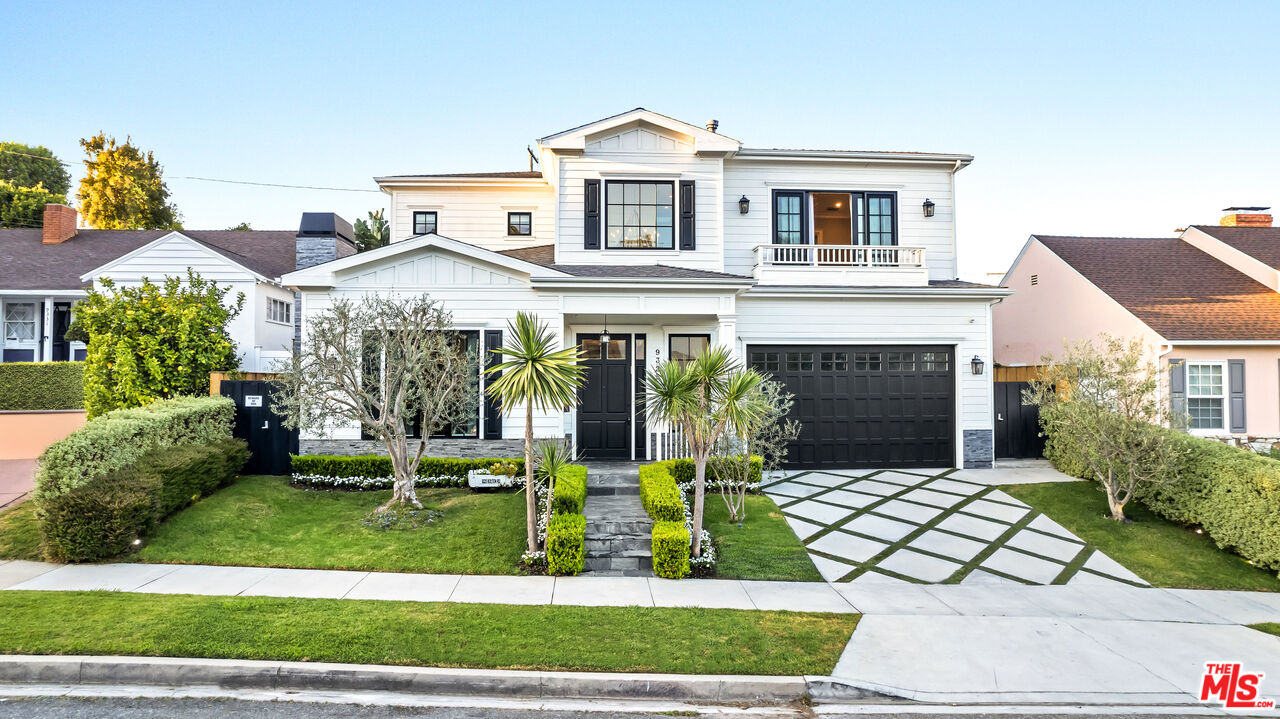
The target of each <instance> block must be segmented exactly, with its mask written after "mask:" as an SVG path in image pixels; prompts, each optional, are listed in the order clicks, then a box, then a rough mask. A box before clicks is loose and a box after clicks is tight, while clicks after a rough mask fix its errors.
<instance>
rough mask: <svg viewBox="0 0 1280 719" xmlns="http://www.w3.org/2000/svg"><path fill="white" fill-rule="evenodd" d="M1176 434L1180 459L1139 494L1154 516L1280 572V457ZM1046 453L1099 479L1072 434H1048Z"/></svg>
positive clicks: (1057, 463) (1062, 466)
mask: <svg viewBox="0 0 1280 719" xmlns="http://www.w3.org/2000/svg"><path fill="white" fill-rule="evenodd" d="M1162 431H1165V432H1169V433H1170V434H1173V435H1175V437H1174V439H1175V441H1176V442H1177V443H1178V446H1179V449H1181V450H1183V452H1181V453H1180V454H1182V459H1181V461H1180V462H1179V464H1178V466H1177V467H1176V468H1175V470H1174V472H1173V473H1172V476H1171V477H1170V478H1168V479H1166V480H1165V481H1163V482H1158V483H1154V482H1153V483H1147V484H1144V485H1142V486H1140V487H1139V489H1138V492H1137V493H1136V497H1137V499H1138V501H1140V502H1142V504H1143V505H1145V506H1146V507H1147V508H1148V509H1150V510H1151V511H1153V512H1155V513H1156V514H1158V515H1160V516H1161V517H1164V518H1165V519H1168V520H1169V521H1171V522H1176V523H1178V524H1183V525H1198V526H1200V527H1202V528H1203V529H1204V531H1205V533H1206V534H1208V535H1209V536H1210V537H1211V538H1212V539H1213V541H1214V542H1216V543H1217V545H1218V546H1219V547H1220V548H1222V549H1226V550H1229V551H1232V552H1234V553H1236V554H1239V555H1240V556H1241V557H1244V558H1245V559H1248V560H1249V561H1251V562H1253V563H1254V564H1255V565H1256V566H1259V567H1264V568H1267V569H1270V570H1271V571H1280V461H1277V460H1274V459H1271V458H1270V457H1263V456H1261V455H1258V454H1255V453H1253V452H1250V451H1248V450H1245V449H1239V448H1237V447H1232V446H1229V445H1226V444H1223V443H1221V442H1216V441H1214V440H1211V439H1205V438H1202V437H1193V436H1191V435H1187V434H1184V433H1182V432H1175V431H1174V430H1170V429H1164V430H1162ZM1045 456H1046V457H1048V459H1049V460H1050V461H1051V462H1053V466H1054V467H1056V468H1057V469H1058V470H1060V471H1062V472H1064V473H1066V474H1070V475H1072V476H1075V477H1080V478H1082V479H1089V480H1096V478H1095V477H1093V476H1092V475H1091V473H1090V472H1089V471H1088V469H1086V467H1085V464H1084V461H1083V458H1082V457H1081V456H1080V454H1079V450H1076V449H1075V448H1074V447H1073V446H1072V445H1071V444H1070V442H1069V441H1068V438H1066V437H1061V436H1055V435H1054V434H1053V433H1050V434H1049V440H1048V442H1046V444H1045Z"/></svg>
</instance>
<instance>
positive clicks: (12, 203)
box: [0, 180, 67, 227]
mask: <svg viewBox="0 0 1280 719" xmlns="http://www.w3.org/2000/svg"><path fill="white" fill-rule="evenodd" d="M66 202H67V198H66V197H64V196H62V195H58V194H55V193H52V192H49V191H48V190H46V189H45V188H44V186H43V185H36V186H35V187H21V186H18V185H15V184H13V183H12V182H8V181H6V180H0V227H43V226H44V206H45V205H47V204H49V203H56V204H60V205H61V204H66Z"/></svg>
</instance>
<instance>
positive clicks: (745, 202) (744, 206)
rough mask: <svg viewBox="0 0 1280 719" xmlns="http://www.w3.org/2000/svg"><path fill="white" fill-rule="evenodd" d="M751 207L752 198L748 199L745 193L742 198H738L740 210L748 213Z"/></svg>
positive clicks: (742, 212)
mask: <svg viewBox="0 0 1280 719" xmlns="http://www.w3.org/2000/svg"><path fill="white" fill-rule="evenodd" d="M750 209H751V200H749V199H747V196H746V195H743V196H742V199H740V200H738V212H740V213H741V214H744V215H745V214H747V210H750Z"/></svg>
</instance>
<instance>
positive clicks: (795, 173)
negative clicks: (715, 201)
mask: <svg viewBox="0 0 1280 719" xmlns="http://www.w3.org/2000/svg"><path fill="white" fill-rule="evenodd" d="M951 187H952V184H951V167H950V166H928V167H920V166H912V165H892V164H878V163H877V164H868V163H858V162H813V161H800V160H797V161H795V162H783V161H760V160H745V159H743V160H740V159H736V158H729V159H728V160H725V161H724V193H723V198H724V199H723V202H722V205H721V213H722V215H723V217H724V243H725V252H724V271H725V272H733V273H736V274H742V275H749V274H751V270H752V268H753V267H755V263H756V259H755V248H756V246H758V245H767V244H770V243H771V242H772V235H773V191H774V190H848V191H852V192H896V193H897V194H898V203H897V213H898V244H899V245H903V246H909V247H924V248H925V261H926V263H927V264H928V267H929V279H931V280H953V279H955V278H956V253H955V244H954V234H953V227H954V225H955V203H954V198H953V197H952V190H951ZM743 196H745V197H746V198H747V199H749V200H750V201H751V209H750V211H749V212H748V213H747V214H746V215H743V214H741V213H740V212H739V210H738V200H739V199H740V198H742V197H743ZM926 199H929V200H932V201H933V203H934V216H933V217H925V216H924V211H923V205H924V201H925V200H926Z"/></svg>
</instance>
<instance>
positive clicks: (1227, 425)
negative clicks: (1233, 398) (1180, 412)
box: [1183, 360, 1231, 437]
mask: <svg viewBox="0 0 1280 719" xmlns="http://www.w3.org/2000/svg"><path fill="white" fill-rule="evenodd" d="M1192 365H1196V366H1210V365H1212V366H1217V367H1221V368H1222V394H1220V395H1194V396H1193V395H1192V394H1191V367H1192ZM1183 366H1184V368H1185V371H1186V374H1187V397H1186V399H1187V414H1188V416H1190V414H1191V400H1193V399H1220V400H1222V427H1220V428H1196V429H1192V428H1190V427H1188V428H1187V429H1188V432H1190V433H1191V434H1194V435H1197V436H1202V437H1217V436H1220V435H1224V434H1230V433H1231V402H1230V401H1228V397H1227V395H1228V394H1229V391H1230V390H1229V388H1230V385H1231V378H1230V377H1229V376H1228V374H1227V373H1228V372H1229V371H1230V370H1229V368H1228V367H1227V362H1226V360H1187V361H1186V362H1185V363H1184V365H1183Z"/></svg>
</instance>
